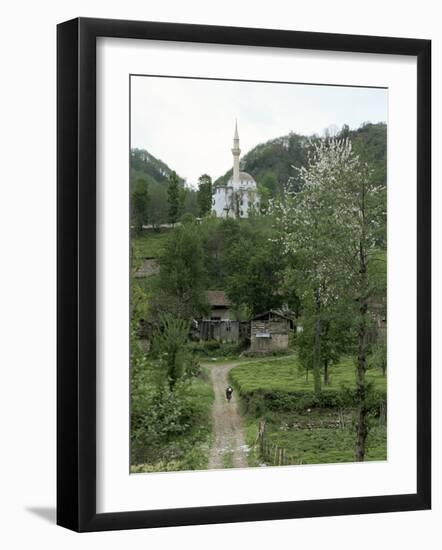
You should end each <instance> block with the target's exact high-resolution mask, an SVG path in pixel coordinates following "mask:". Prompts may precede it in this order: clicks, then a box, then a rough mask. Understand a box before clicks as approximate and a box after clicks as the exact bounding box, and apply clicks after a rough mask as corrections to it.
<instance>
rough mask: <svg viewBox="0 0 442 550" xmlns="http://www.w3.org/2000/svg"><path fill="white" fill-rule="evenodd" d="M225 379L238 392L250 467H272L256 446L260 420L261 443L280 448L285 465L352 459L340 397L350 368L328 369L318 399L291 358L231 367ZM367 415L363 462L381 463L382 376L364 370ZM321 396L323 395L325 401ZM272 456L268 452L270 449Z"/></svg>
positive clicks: (349, 382) (349, 417)
mask: <svg viewBox="0 0 442 550" xmlns="http://www.w3.org/2000/svg"><path fill="white" fill-rule="evenodd" d="M230 378H231V380H232V382H233V384H234V386H235V387H236V388H237V390H238V392H239V394H240V397H241V403H242V408H243V411H244V414H245V429H246V441H247V444H248V445H249V446H250V447H252V452H251V454H250V455H249V465H250V466H258V465H260V464H263V463H265V464H268V465H272V464H273V463H272V458H271V456H272V453H270V456H267V457H264V456H262V454H261V451H260V444H259V443H257V434H258V424H259V421H260V420H261V421H262V420H263V419H265V424H266V428H265V441H266V445H267V446H268V447H269V448H270V449H272V450H273V449H276V448H283V449H284V453H285V456H286V459H287V463H288V464H325V463H338V462H351V461H353V460H354V443H355V430H354V423H355V419H354V413H355V411H354V409H353V406H352V404H351V403H349V402H348V401H345V400H344V401H340V400H339V397H340V396H341V395H342V394H344V395H347V396H348V395H351V394H352V389H354V386H355V374H354V364H353V361H352V360H351V359H345V360H343V361H342V362H341V363H340V364H339V365H336V366H334V367H333V368H332V369H330V385H329V386H325V387H323V395H322V397H320V398H319V399H317V398H315V396H314V393H313V379H312V376H311V375H310V376H309V379H308V380H306V376H305V374H303V373H300V371H299V369H298V361H297V358H296V355H292V356H290V357H283V358H277V359H267V360H266V359H261V360H255V361H249V362H245V363H243V364H240V365H238V366H236V367H234V368H233V369H232V370H231V372H230ZM367 379H368V380H369V381H371V382H372V383H373V384H372V412H371V414H370V431H369V436H368V439H367V453H366V457H365V459H366V460H386V458H387V430H386V425H385V423H384V422H383V420H382V418H380V417H379V415H378V414H377V411H378V407H379V403H380V401H383V400H385V398H386V386H387V381H386V377H383V376H382V374H381V372H380V371H377V370H374V369H373V370H369V371H368V372H367ZM324 396H325V397H324ZM272 452H273V451H272Z"/></svg>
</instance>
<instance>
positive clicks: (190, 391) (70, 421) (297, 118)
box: [57, 18, 431, 531]
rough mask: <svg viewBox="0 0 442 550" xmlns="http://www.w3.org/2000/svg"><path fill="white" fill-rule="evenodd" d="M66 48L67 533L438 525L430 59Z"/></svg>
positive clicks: (279, 47) (60, 407)
mask: <svg viewBox="0 0 442 550" xmlns="http://www.w3.org/2000/svg"><path fill="white" fill-rule="evenodd" d="M57 36H58V62H57V67H58V88H57V91H58V104H57V111H58V125H57V137H58V153H57V154H58V169H57V178H58V384H57V396H58V397H57V403H58V404H57V412H58V446H57V451H58V473H57V491H58V504H57V522H58V524H59V525H61V526H64V527H67V528H69V529H73V530H76V531H102V530H111V529H132V528H146V527H161V526H175V525H190V524H207V523H223V522H240V521H256V520H271V519H284V518H300V517H317V516H325V515H345V514H364V513H374V512H391V511H406V510H424V509H429V508H430V506H431V496H430V495H431V482H430V474H431V447H430V434H431V424H430V420H431V418H430V410H431V402H430V396H431V392H430V390H431V380H430V368H431V366H430V359H431V357H430V317H431V316H430V225H431V223H430V212H431V208H430V206H431V204H430V185H431V179H430V161H431V158H430V150H431V147H430V137H431V126H430V122H431V117H430V112H431V110H430V102H431V96H430V65H431V58H430V53H431V44H430V41H428V40H416V39H407V38H387V37H374V36H352V35H337V34H322V33H307V32H295V31H282V30H267V29H253V28H235V27H217V26H201V25H184V24H171V23H159V22H137V21H115V20H105V19H83V18H80V19H75V20H72V21H68V22H65V23H61V24H60V25H59V26H58V35H57Z"/></svg>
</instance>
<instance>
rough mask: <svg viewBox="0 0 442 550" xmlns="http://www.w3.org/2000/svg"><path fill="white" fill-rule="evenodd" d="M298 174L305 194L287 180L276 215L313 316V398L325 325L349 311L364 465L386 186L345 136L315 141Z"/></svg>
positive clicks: (360, 455) (307, 308)
mask: <svg viewBox="0 0 442 550" xmlns="http://www.w3.org/2000/svg"><path fill="white" fill-rule="evenodd" d="M296 170H297V172H298V180H299V181H301V191H300V192H298V193H293V192H291V191H290V182H289V184H288V188H287V189H286V195H285V200H284V201H281V202H279V203H278V204H276V205H275V207H274V210H275V215H276V220H277V224H278V226H279V228H280V230H281V239H282V241H283V246H284V249H285V252H286V253H287V254H290V255H292V256H293V258H294V259H295V272H296V275H295V280H296V282H295V285H296V290H297V292H298V293H299V294H300V296H301V299H302V301H303V304H304V306H305V311H306V312H308V311H312V312H313V319H312V325H313V326H314V342H313V350H312V366H313V375H314V387H315V393H319V392H320V391H321V375H320V369H321V344H322V339H323V337H324V328H325V326H324V320H325V319H327V322H328V323H329V321H330V319H333V315H334V314H335V315H336V316H340V318H341V319H342V312H343V311H347V312H348V314H350V312H351V313H352V315H351V317H352V319H351V321H352V323H353V322H354V321H355V323H354V324H356V327H357V329H356V334H357V337H356V338H355V347H356V348H357V361H356V363H357V369H356V373H357V374H356V397H357V403H358V407H357V438H356V449H355V455H356V459H357V460H363V459H364V455H365V442H366V438H367V434H368V427H367V414H368V406H367V385H366V381H365V372H366V367H367V354H368V330H369V322H370V321H369V319H370V318H369V305H370V295H371V282H370V279H369V272H370V271H369V263H370V260H371V253H372V252H373V251H375V249H376V243H377V241H378V240H379V239H380V238H381V237H382V236H383V235H382V234H383V233H384V232H385V184H379V183H377V184H375V183H374V181H373V178H371V172H370V169H369V167H368V166H367V165H366V164H365V163H363V162H362V161H361V159H360V157H359V156H358V155H356V154H355V153H354V152H353V151H352V146H351V143H350V141H349V140H347V139H334V138H332V139H325V140H319V141H316V142H315V143H313V144H312V146H311V151H310V154H309V158H308V162H307V164H306V166H304V167H302V168H300V169H296ZM292 280H293V277H292ZM308 304H311V306H308ZM343 306H344V307H343Z"/></svg>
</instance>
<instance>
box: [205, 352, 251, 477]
mask: <svg viewBox="0 0 442 550" xmlns="http://www.w3.org/2000/svg"><path fill="white" fill-rule="evenodd" d="M235 365H236V363H228V364H222V365H212V366H211V368H210V374H211V378H212V383H213V390H214V392H215V401H214V403H213V409H212V420H213V431H214V435H215V438H214V443H213V446H212V449H211V451H210V456H209V469H217V468H225V467H233V468H246V467H247V450H248V449H247V447H246V443H245V436H244V429H243V425H242V419H241V415H240V414H239V411H238V403H237V399H236V396H235V392H234V393H233V396H232V399H231V401H230V403H229V402H228V401H227V399H226V396H225V390H226V387H227V386H228V384H229V382H228V374H229V371H230V369H232V368H233V367H234V366H235Z"/></svg>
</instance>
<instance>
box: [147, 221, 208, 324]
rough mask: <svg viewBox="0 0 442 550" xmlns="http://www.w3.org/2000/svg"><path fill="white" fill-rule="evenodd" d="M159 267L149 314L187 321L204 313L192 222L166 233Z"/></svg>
mask: <svg viewBox="0 0 442 550" xmlns="http://www.w3.org/2000/svg"><path fill="white" fill-rule="evenodd" d="M159 264H160V277H159V279H158V281H157V288H156V292H154V295H153V297H152V300H151V302H152V303H151V312H152V314H153V315H154V316H155V317H156V318H157V319H158V318H161V316H162V315H163V314H164V313H168V314H170V315H174V316H176V317H179V318H181V319H184V320H191V319H194V318H200V317H201V316H202V315H203V314H204V313H206V312H207V303H206V301H205V296H204V290H205V288H206V274H205V269H204V262H203V248H202V243H201V237H200V234H199V230H198V225H197V224H196V223H185V224H183V225H180V226H177V227H175V228H174V229H173V230H172V231H171V232H170V235H169V238H168V240H167V242H166V244H165V246H164V250H163V252H162V254H161V256H160V258H159Z"/></svg>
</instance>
